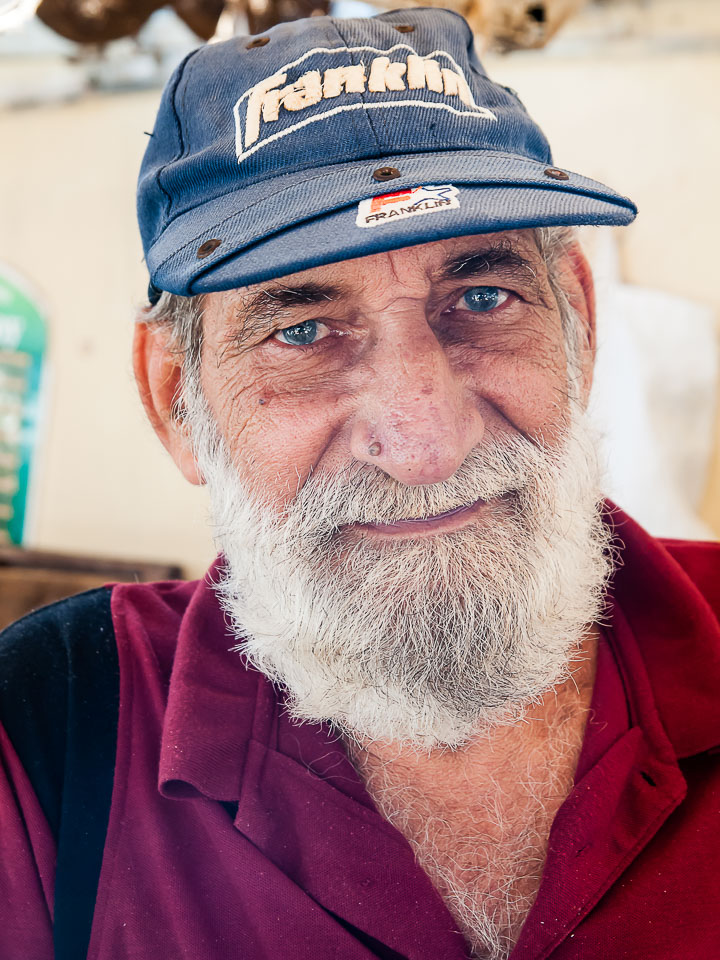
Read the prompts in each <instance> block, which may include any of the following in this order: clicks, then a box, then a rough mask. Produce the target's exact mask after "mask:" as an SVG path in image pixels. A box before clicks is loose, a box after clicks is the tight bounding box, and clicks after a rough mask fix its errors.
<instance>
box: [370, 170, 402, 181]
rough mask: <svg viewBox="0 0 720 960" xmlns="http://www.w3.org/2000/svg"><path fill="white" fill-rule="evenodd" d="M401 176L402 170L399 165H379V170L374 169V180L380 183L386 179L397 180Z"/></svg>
mask: <svg viewBox="0 0 720 960" xmlns="http://www.w3.org/2000/svg"><path fill="white" fill-rule="evenodd" d="M399 176H400V171H399V170H398V168H397V167H378V168H377V170H375V171H373V180H377V181H378V182H379V183H384V182H385V181H386V180H397V178H398V177H399Z"/></svg>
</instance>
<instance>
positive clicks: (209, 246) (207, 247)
mask: <svg viewBox="0 0 720 960" xmlns="http://www.w3.org/2000/svg"><path fill="white" fill-rule="evenodd" d="M221 243H222V240H217V239H215V240H206V241H205V243H201V244H200V246H199V247H198V248H197V258H198V260H204V259H205V257H209V256H210V254H211V253H213V251H215V250H217V248H218V247H219V246H220V244H221Z"/></svg>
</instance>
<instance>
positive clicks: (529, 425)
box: [462, 325, 569, 441]
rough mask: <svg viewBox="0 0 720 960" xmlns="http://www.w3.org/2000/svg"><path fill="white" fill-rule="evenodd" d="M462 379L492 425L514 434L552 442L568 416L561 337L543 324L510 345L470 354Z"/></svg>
mask: <svg viewBox="0 0 720 960" xmlns="http://www.w3.org/2000/svg"><path fill="white" fill-rule="evenodd" d="M462 364H463V368H464V374H465V377H466V378H467V380H468V381H469V382H470V384H471V389H472V390H473V391H474V393H475V396H476V397H477V403H478V407H479V408H480V411H481V413H483V415H484V416H485V417H486V419H487V420H488V421H492V420H496V419H497V418H498V415H499V417H500V419H501V420H502V421H505V422H508V423H510V424H511V425H512V427H513V428H514V429H516V430H519V431H520V432H521V433H523V434H525V435H527V436H531V437H537V436H543V437H545V438H546V439H547V440H549V441H552V440H554V439H556V438H557V437H559V435H560V434H561V432H562V430H563V429H564V427H565V425H566V422H567V417H568V413H569V397H568V382H567V377H568V371H567V359H566V355H565V350H564V344H563V342H562V338H561V337H556V336H552V335H548V334H547V333H546V332H544V330H543V328H541V327H540V326H539V325H538V326H537V327H528V328H527V330H526V331H524V333H523V334H522V335H521V336H518V337H515V338H510V337H508V338H507V342H497V343H495V344H491V343H485V344H484V345H483V347H482V349H480V350H466V351H465V354H464V357H463V361H462Z"/></svg>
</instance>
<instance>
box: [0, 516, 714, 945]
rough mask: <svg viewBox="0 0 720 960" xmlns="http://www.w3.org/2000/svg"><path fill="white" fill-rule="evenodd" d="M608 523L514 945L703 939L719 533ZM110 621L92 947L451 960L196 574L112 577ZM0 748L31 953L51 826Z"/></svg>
mask: <svg viewBox="0 0 720 960" xmlns="http://www.w3.org/2000/svg"><path fill="white" fill-rule="evenodd" d="M612 522H613V523H614V524H615V526H616V530H617V533H618V536H619V537H620V538H621V539H622V540H623V541H624V544H625V547H624V549H623V554H622V555H623V565H622V567H621V568H620V569H619V570H618V572H617V575H616V577H615V579H614V585H613V592H612V594H611V597H610V606H609V620H610V626H609V627H608V629H607V630H606V633H605V637H604V639H603V642H602V644H601V647H600V650H599V656H598V675H597V680H596V684H595V689H594V693H593V702H592V708H591V718H590V721H589V723H588V727H587V733H586V738H585V741H584V745H583V751H582V755H581V758H580V762H579V765H578V770H577V774H576V783H575V787H574V789H573V791H572V792H571V794H570V796H569V797H568V798H567V800H566V801H565V803H564V804H563V805H562V807H561V808H560V811H559V812H558V815H557V817H556V819H555V822H554V824H553V828H552V832H551V837H550V852H549V855H548V860H547V864H546V868H545V872H544V875H543V881H542V884H541V888H540V892H539V895H538V898H537V901H536V903H535V906H534V907H533V909H532V911H531V913H530V915H529V917H528V920H527V922H526V924H525V927H524V928H523V932H522V935H521V938H520V941H519V943H518V944H517V946H516V949H515V951H514V952H513V960H541V958H546V957H550V956H552V957H553V960H570V958H573V960H579V958H597V960H603V958H610V957H612V958H621V957H623V958H634V960H641V958H642V960H647V958H653V960H677V958H682V957H688V958H690V957H692V958H694V957H703V958H712V957H718V956H720V881H719V880H718V876H717V874H718V871H717V867H716V864H717V860H718V855H719V854H720V829H719V828H720V762H719V761H718V755H717V748H718V745H720V710H719V709H718V698H717V691H718V690H719V689H720V626H719V624H718V618H717V610H718V608H720V589H719V588H718V583H719V582H720V576H719V574H720V545H697V544H685V543H675V542H674V543H668V544H667V545H666V546H664V545H663V544H661V543H660V542H658V541H657V540H654V539H652V538H651V537H649V536H648V535H647V534H645V533H644V532H643V531H642V530H641V529H640V528H639V527H637V525H636V524H634V523H633V522H632V521H631V520H630V519H629V518H627V517H626V516H625V515H624V514H622V513H621V512H619V511H614V512H613V514H612ZM703 593H705V594H706V596H707V598H708V599H709V600H711V601H712V603H713V604H717V605H718V606H717V608H716V612H715V613H714V612H713V610H712V609H711V606H710V604H709V603H708V600H706V599H705V598H704V597H703ZM113 618H114V624H115V630H116V636H117V643H118V651H119V657H120V678H121V689H120V722H119V736H118V756H117V767H116V777H115V786H114V792H113V803H112V810H111V815H110V824H109V829H108V841H107V845H106V852H105V858H104V862H103V869H102V874H101V878H100V886H99V893H98V904H97V910H96V917H95V923H94V926H93V934H92V940H91V946H90V953H89V957H90V960H123V958H128V960H130V958H132V960H146V958H147V960H150V958H152V960H156V958H157V957H188V958H193V960H227V958H229V957H236V956H237V957H242V958H243V960H272V958H281V957H282V958H283V960H285V958H288V957H292V958H293V960H325V958H338V960H340V958H342V960H346V958H347V960H363V958H365V960H367V958H369V957H388V958H397V957H398V956H400V957H407V958H408V960H430V958H432V960H438V958H442V960H464V958H465V957H466V948H465V945H464V942H463V940H462V938H461V937H460V935H459V934H458V933H456V932H455V931H454V930H453V922H452V919H451V917H450V915H449V914H448V912H447V910H446V908H445V906H444V904H443V902H442V900H441V899H440V897H439V896H438V895H437V893H436V892H435V890H434V889H433V888H432V886H431V884H430V883H429V881H428V879H427V878H426V876H425V874H424V873H423V872H422V871H421V870H420V869H419V868H418V867H417V866H416V864H415V862H414V859H413V856H412V853H411V851H410V848H409V847H408V845H407V843H406V842H405V840H404V838H403V837H402V836H401V835H400V834H399V833H398V832H397V831H396V830H395V829H394V828H393V827H391V826H390V825H389V824H388V823H386V822H385V821H384V820H383V819H382V818H381V817H380V816H379V814H378V813H377V812H376V811H375V809H374V806H373V804H372V801H371V800H370V798H369V797H368V795H367V794H366V792H365V789H364V787H363V785H362V783H361V781H360V779H359V778H358V776H357V774H356V773H355V771H354V769H353V767H352V765H351V764H350V763H349V761H348V760H347V757H346V755H345V753H344V751H343V749H342V747H341V745H340V744H339V743H338V742H337V741H335V740H334V739H333V738H332V736H331V735H330V734H329V732H328V730H327V729H325V728H324V727H322V726H319V725H313V724H305V725H302V726H298V725H297V724H295V723H292V722H291V721H290V720H289V719H288V717H287V715H286V714H285V713H284V712H283V710H282V705H281V703H280V702H279V700H278V696H277V694H276V692H275V691H274V690H273V688H272V686H271V685H270V684H269V683H268V682H267V681H266V680H265V679H264V678H263V677H262V676H261V675H259V674H258V673H257V672H255V671H253V670H248V669H246V668H244V667H243V665H242V662H241V660H240V658H239V657H238V656H237V654H234V653H231V652H230V651H229V648H230V646H231V645H232V643H233V638H232V637H231V635H230V633H229V631H228V629H227V627H226V624H225V622H224V620H223V617H222V613H221V611H220V608H219V605H218V603H217V601H216V599H215V596H214V593H213V592H212V590H211V588H210V587H209V585H208V583H207V582H201V583H192V584H155V585H138V584H133V585H119V586H116V587H115V588H114V591H113ZM2 751H3V752H2V764H3V768H2V770H0V803H1V804H2V806H1V807H0V828H1V829H2V853H3V862H2V867H0V958H2V960H28V958H32V960H50V958H51V956H52V952H51V949H50V947H49V922H50V921H49V907H48V903H49V901H50V899H51V895H50V892H49V890H50V886H51V882H52V881H51V877H52V855H53V851H52V841H51V840H50V838H49V833H48V830H47V826H46V825H45V824H44V821H43V820H42V815H41V814H40V813H39V810H38V807H37V803H36V801H35V799H34V797H33V796H32V794H31V792H30V788H29V785H28V783H27V781H26V779H25V777H24V773H23V771H22V770H20V769H18V765H17V761H15V762H14V764H13V752H12V748H11V747H10V746H9V745H8V744H7V743H3V744H2ZM219 800H220V801H224V802H226V803H227V802H232V803H235V802H237V813H236V815H235V816H234V818H233V817H232V816H231V815H230V813H229V812H228V810H227V809H226V807H225V806H224V805H223V804H222V803H218V801H219ZM9 903H13V904H16V905H17V908H16V912H17V916H18V917H19V918H20V919H19V920H18V921H17V922H16V921H14V920H13V918H11V917H9V916H8V917H7V918H6V916H5V914H6V913H8V907H7V905H8V904H9ZM13 909H14V908H11V912H12V910H13ZM28 929H30V930H31V931H32V933H31V936H32V937H34V938H35V939H34V940H33V939H30V940H28V934H27V931H28ZM28 944H30V945H31V948H32V949H30V948H29V947H28Z"/></svg>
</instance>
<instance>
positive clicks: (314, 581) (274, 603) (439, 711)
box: [186, 390, 611, 749]
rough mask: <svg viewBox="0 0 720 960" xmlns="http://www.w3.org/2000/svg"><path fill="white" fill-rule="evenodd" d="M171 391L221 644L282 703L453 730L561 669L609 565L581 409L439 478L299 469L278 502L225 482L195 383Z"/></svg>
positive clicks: (416, 733)
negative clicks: (407, 522) (183, 429)
mask: <svg viewBox="0 0 720 960" xmlns="http://www.w3.org/2000/svg"><path fill="white" fill-rule="evenodd" d="M186 399H187V403H188V408H189V422H190V425H191V428H192V432H193V437H194V440H195V444H196V450H197V454H198V460H199V465H200V468H201V470H202V472H203V474H204V477H205V480H206V482H207V484H208V487H209V489H210V494H211V502H212V514H213V521H214V526H215V528H216V540H217V542H218V545H219V546H220V548H221V550H222V552H223V553H224V555H225V559H226V562H227V566H226V572H225V575H224V577H223V578H222V580H221V582H220V583H219V584H218V585H217V590H218V593H219V596H220V598H221V601H222V603H223V606H224V608H225V610H226V611H227V613H228V614H229V616H230V618H231V620H232V623H233V625H234V628H235V630H236V633H237V636H238V639H239V641H240V642H239V643H238V646H237V648H236V649H237V650H238V651H240V652H241V653H242V654H243V655H244V656H245V657H246V658H247V659H248V661H249V662H250V663H251V664H253V665H254V666H255V667H256V668H257V669H259V670H260V671H262V672H263V673H264V674H265V675H266V676H267V677H269V678H270V679H271V680H272V681H274V682H276V683H277V684H279V685H281V686H282V687H284V688H285V689H286V691H287V706H288V708H289V710H290V711H291V713H292V715H293V716H294V717H296V718H298V719H302V720H313V721H326V722H329V723H331V724H333V725H335V726H336V727H337V728H338V730H339V731H340V732H342V733H343V734H344V735H345V736H348V737H352V738H355V739H357V740H359V741H362V740H365V739H370V740H394V741H400V742H403V743H407V744H413V745H415V746H418V747H422V748H426V749H429V748H432V747H435V746H441V745H447V746H459V745H461V744H462V743H465V742H467V741H468V740H469V739H471V738H472V737H473V736H474V735H476V734H477V733H478V731H479V730H480V729H482V728H483V727H485V726H488V725H494V724H498V723H508V722H515V721H517V719H518V718H519V717H520V716H521V715H522V712H523V710H524V709H525V708H526V707H527V706H528V705H529V704H531V703H533V702H535V701H536V700H537V699H539V698H540V697H541V696H542V695H543V694H544V693H545V692H546V691H547V690H548V689H550V688H551V687H552V686H554V685H555V684H556V683H558V682H559V681H560V680H562V679H564V678H565V677H566V676H567V675H568V672H569V669H570V665H571V663H572V662H573V657H574V655H575V653H576V651H577V650H578V646H579V643H580V640H581V639H582V636H583V634H584V632H585V630H586V628H587V625H588V624H590V623H592V622H593V621H595V620H596V618H597V617H598V615H599V614H600V613H601V611H602V606H603V596H604V587H605V584H606V581H607V578H608V576H609V574H610V570H611V559H610V535H609V533H608V531H607V529H606V528H605V526H604V525H603V524H602V522H601V520H600V516H599V511H598V502H599V500H600V495H599V492H598V473H599V471H598V465H597V460H596V456H595V444H594V437H593V435H592V432H591V430H590V428H589V427H588V425H587V422H586V420H585V417H584V414H582V413H577V414H576V415H575V416H574V419H573V422H572V425H571V427H570V429H569V431H568V433H567V436H566V438H565V440H564V442H563V444H562V445H561V446H560V447H559V448H558V449H556V450H555V451H552V450H549V449H544V448H542V447H540V446H539V445H537V444H535V443H532V442H530V441H529V440H526V439H524V438H522V437H519V436H515V437H509V438H501V439H498V440H493V439H487V441H484V442H483V444H482V447H480V448H477V449H476V450H474V451H472V453H471V455H470V456H469V457H468V458H467V460H466V461H465V462H464V463H463V465H462V466H461V467H460V469H459V470H458V471H457V473H456V474H455V475H454V476H453V477H451V478H450V479H449V480H447V481H445V482H442V483H436V484H432V485H426V486H405V485H403V484H401V483H399V482H397V481H395V480H393V479H392V478H390V477H388V476H387V475H386V474H384V473H383V472H382V471H380V470H379V469H378V468H376V467H372V466H366V465H363V464H355V465H354V466H353V467H351V468H348V469H347V470H345V471H343V472H342V473H341V474H340V475H338V476H335V477H326V476H324V475H323V474H321V473H315V474H312V475H311V476H310V478H309V479H308V480H307V482H306V483H305V484H304V486H303V487H302V489H300V491H299V492H298V494H297V496H296V498H295V499H294V500H293V501H292V503H291V504H290V505H289V507H287V508H286V510H285V511H284V513H283V515H281V516H278V512H277V511H278V508H277V507H275V508H273V507H272V506H271V505H270V504H268V503H263V501H262V498H261V497H260V496H259V495H258V494H257V493H256V492H254V491H251V490H246V489H245V488H244V487H243V486H242V485H241V483H240V480H239V478H238V475H237V471H236V470H235V468H234V467H233V465H232V463H231V460H230V457H229V455H228V453H227V450H226V448H225V445H224V443H223V442H222V441H221V440H220V439H219V437H218V434H217V430H216V428H215V425H214V423H213V421H212V418H211V416H210V414H209V412H208V410H207V407H206V404H205V402H204V399H203V397H202V396H201V395H199V394H198V392H197V391H194V392H193V391H192V390H191V391H190V396H188V397H187V398H186ZM500 497H502V499H498V498H500ZM478 498H482V499H484V500H488V501H494V502H493V503H491V504H490V505H489V509H488V507H485V508H484V509H483V511H482V513H481V514H480V515H479V516H478V517H476V518H475V519H474V520H472V521H471V522H470V523H469V524H467V525H466V526H465V527H464V528H462V529H459V530H455V531H451V532H447V533H441V534H438V535H435V536H432V537H427V538H424V539H416V540H411V539H397V540H394V541H390V540H385V541H384V542H378V541H377V540H375V541H373V540H371V539H370V538H358V537H355V538H353V539H352V541H349V540H348V539H347V534H345V535H343V531H342V529H341V528H342V527H343V526H344V525H345V524H349V523H353V522H356V523H358V522H359V523H368V522H373V521H374V522H385V523H388V522H391V521H394V520H399V519H403V518H410V517H422V516H429V515H433V514H438V513H441V512H445V511H448V510H451V509H453V508H455V507H458V506H460V505H461V504H468V503H471V502H474V501H475V500H477V499H478Z"/></svg>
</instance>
